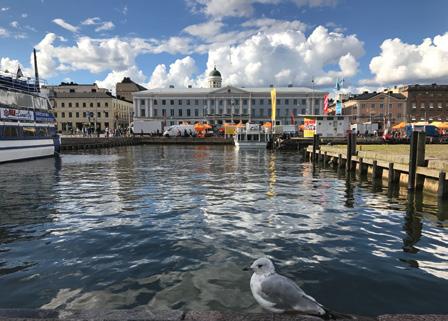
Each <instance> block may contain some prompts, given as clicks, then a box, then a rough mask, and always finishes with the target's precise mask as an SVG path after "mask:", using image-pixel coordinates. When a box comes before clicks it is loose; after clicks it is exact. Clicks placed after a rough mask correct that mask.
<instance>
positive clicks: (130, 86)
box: [115, 77, 146, 101]
mask: <svg viewBox="0 0 448 321" xmlns="http://www.w3.org/2000/svg"><path fill="white" fill-rule="evenodd" d="M143 90H146V88H145V87H143V86H141V85H139V84H137V83H135V82H133V81H132V80H131V78H129V77H124V78H123V80H122V81H121V82H117V84H116V86H115V92H116V95H117V98H122V99H124V100H127V101H132V94H133V93H135V92H138V91H143Z"/></svg>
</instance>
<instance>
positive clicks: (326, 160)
mask: <svg viewBox="0 0 448 321" xmlns="http://www.w3.org/2000/svg"><path fill="white" fill-rule="evenodd" d="M327 164H328V158H327V152H324V168H325V167H326V166H327Z"/></svg>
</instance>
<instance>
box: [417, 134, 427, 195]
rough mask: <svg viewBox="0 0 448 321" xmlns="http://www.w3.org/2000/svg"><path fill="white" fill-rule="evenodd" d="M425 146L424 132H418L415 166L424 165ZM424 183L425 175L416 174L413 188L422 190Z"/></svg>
mask: <svg viewBox="0 0 448 321" xmlns="http://www.w3.org/2000/svg"><path fill="white" fill-rule="evenodd" d="M425 147H426V133H425V132H419V133H418V139H417V158H416V166H417V167H418V166H426V162H425ZM424 184H425V175H419V174H417V176H416V179H415V188H416V189H417V190H422V189H423V185H424Z"/></svg>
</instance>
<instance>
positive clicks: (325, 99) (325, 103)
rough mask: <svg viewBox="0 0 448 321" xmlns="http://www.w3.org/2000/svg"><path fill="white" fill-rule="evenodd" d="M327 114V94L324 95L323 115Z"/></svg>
mask: <svg viewBox="0 0 448 321" xmlns="http://www.w3.org/2000/svg"><path fill="white" fill-rule="evenodd" d="M326 114H328V94H327V95H325V96H324V115H326Z"/></svg>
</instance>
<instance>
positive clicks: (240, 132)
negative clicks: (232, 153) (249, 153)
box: [233, 123, 270, 149]
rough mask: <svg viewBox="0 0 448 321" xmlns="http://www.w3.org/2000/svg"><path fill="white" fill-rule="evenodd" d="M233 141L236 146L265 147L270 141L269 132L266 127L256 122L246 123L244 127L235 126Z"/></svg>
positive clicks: (247, 147)
mask: <svg viewBox="0 0 448 321" xmlns="http://www.w3.org/2000/svg"><path fill="white" fill-rule="evenodd" d="M233 141H234V143H235V147H236V148H241V149H266V148H267V146H268V142H269V141H270V134H269V132H268V130H266V128H263V127H261V126H260V125H258V124H250V123H247V124H246V126H245V127H239V128H237V131H236V134H235V135H234V136H233Z"/></svg>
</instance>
